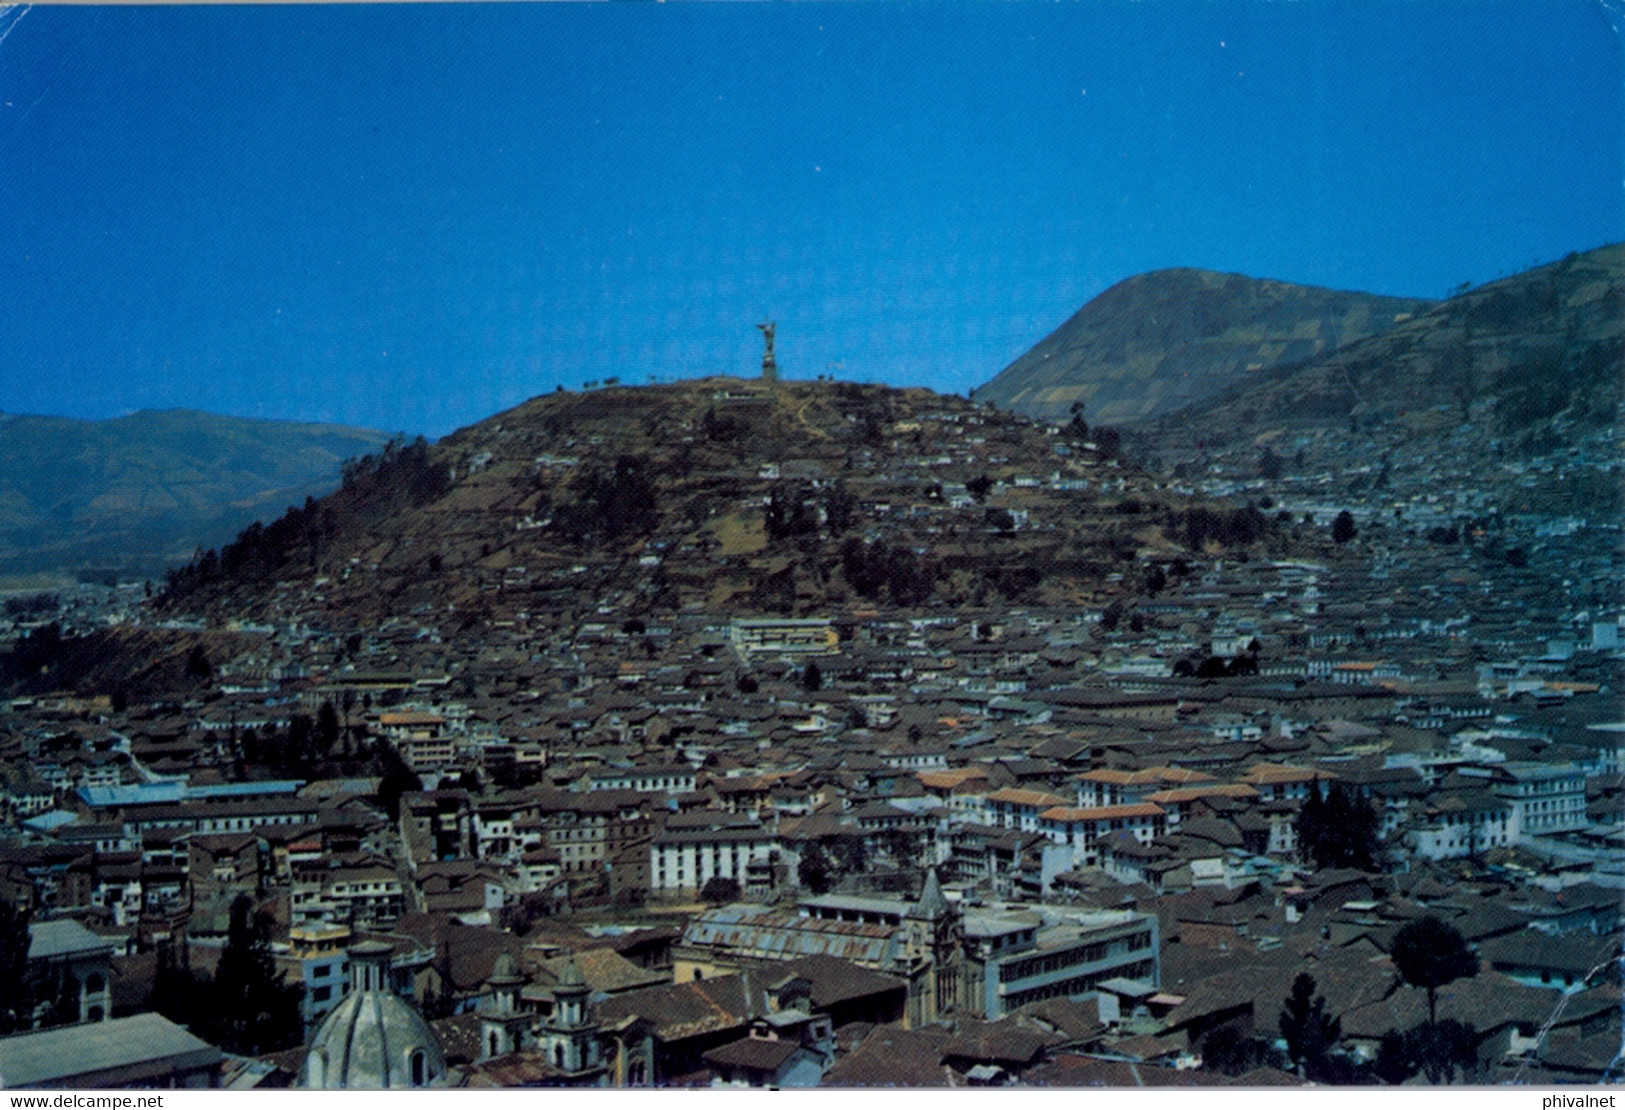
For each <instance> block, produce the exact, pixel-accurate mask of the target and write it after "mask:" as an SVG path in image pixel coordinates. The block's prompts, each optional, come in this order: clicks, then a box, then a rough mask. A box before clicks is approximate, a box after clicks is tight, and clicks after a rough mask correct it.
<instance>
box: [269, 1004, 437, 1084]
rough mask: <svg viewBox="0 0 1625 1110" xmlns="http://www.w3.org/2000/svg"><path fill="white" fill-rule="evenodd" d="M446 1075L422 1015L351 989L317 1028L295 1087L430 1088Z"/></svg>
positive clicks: (435, 1042) (406, 1005)
mask: <svg viewBox="0 0 1625 1110" xmlns="http://www.w3.org/2000/svg"><path fill="white" fill-rule="evenodd" d="M445 1074H446V1054H445V1052H444V1051H443V1050H442V1049H441V1047H440V1040H439V1038H437V1037H436V1036H435V1035H434V1030H432V1029H430V1028H429V1023H428V1022H426V1021H424V1020H423V1017H422V1015H420V1014H419V1013H418V1012H417V1011H416V1010H414V1009H413V1008H412V1007H411V1006H410V1005H409V1004H408V1003H406V1002H405V1001H403V1000H402V999H400V998H399V997H397V996H396V995H394V994H392V993H390V992H389V991H387V990H363V991H352V992H351V993H350V994H349V996H348V997H346V998H345V999H344V1001H343V1002H340V1003H339V1004H338V1005H337V1006H336V1007H334V1009H333V1011H332V1013H330V1014H328V1015H327V1017H326V1018H324V1019H323V1020H322V1023H321V1025H319V1026H317V1028H316V1035H315V1036H314V1037H313V1038H312V1039H311V1042H310V1049H309V1051H308V1052H306V1053H305V1066H304V1068H303V1069H302V1070H301V1071H300V1074H299V1085H300V1086H301V1087H313V1088H324V1089H328V1090H368V1089H373V1090H376V1089H381V1088H386V1087H432V1086H438V1085H439V1083H440V1082H441V1081H442V1080H443V1079H444V1077H445Z"/></svg>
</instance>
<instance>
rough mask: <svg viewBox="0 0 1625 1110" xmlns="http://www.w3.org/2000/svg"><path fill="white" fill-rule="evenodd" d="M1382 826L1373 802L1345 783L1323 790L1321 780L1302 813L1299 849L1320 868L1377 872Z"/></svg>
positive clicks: (1310, 793)
mask: <svg viewBox="0 0 1625 1110" xmlns="http://www.w3.org/2000/svg"><path fill="white" fill-rule="evenodd" d="M1379 823H1380V822H1379V819H1378V817H1377V810H1376V807H1375V806H1373V805H1372V804H1371V802H1370V801H1369V800H1367V799H1365V798H1361V797H1357V796H1355V795H1354V794H1352V793H1350V792H1349V791H1348V790H1346V789H1344V787H1343V785H1342V784H1341V783H1336V782H1334V783H1332V786H1331V789H1330V790H1329V791H1326V790H1322V789H1321V784H1320V782H1319V781H1318V780H1317V781H1316V782H1315V783H1314V785H1313V787H1312V788H1311V790H1310V791H1309V797H1308V798H1306V799H1305V800H1304V803H1303V806H1302V807H1301V808H1300V809H1299V810H1298V819H1297V833H1298V848H1299V850H1300V851H1301V852H1302V853H1303V855H1304V856H1305V857H1306V858H1308V859H1309V860H1310V861H1311V862H1312V863H1313V864H1314V865H1315V866H1316V867H1353V868H1356V869H1358V870H1361V871H1374V870H1376V856H1377V829H1378V826H1379Z"/></svg>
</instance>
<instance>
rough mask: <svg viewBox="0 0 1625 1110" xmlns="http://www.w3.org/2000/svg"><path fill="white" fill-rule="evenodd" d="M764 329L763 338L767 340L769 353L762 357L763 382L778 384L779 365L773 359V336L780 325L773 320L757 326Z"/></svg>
mask: <svg viewBox="0 0 1625 1110" xmlns="http://www.w3.org/2000/svg"><path fill="white" fill-rule="evenodd" d="M756 326H757V327H759V328H761V329H762V338H763V339H765V340H767V351H766V353H765V354H763V355H762V380H763V381H768V382H776V381H778V380H779V364H778V361H777V360H776V359H775V358H774V357H773V335H774V333H775V332H776V331H778V328H779V325H777V324H775V323H774V322H773V321H772V320H768V322H767V323H765V324H757V325H756Z"/></svg>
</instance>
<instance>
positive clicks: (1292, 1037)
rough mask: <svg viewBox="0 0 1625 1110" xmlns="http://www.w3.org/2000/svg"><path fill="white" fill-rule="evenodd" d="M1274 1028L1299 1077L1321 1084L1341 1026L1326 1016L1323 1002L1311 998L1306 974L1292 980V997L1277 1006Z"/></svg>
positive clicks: (1311, 987) (1310, 982) (1311, 981)
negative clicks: (1279, 1030) (1319, 1081)
mask: <svg viewBox="0 0 1625 1110" xmlns="http://www.w3.org/2000/svg"><path fill="white" fill-rule="evenodd" d="M1278 1024H1279V1025H1280V1027H1281V1036H1282V1037H1283V1038H1285V1040H1286V1053H1287V1055H1288V1056H1289V1057H1291V1059H1292V1062H1293V1063H1294V1064H1295V1065H1297V1067H1298V1068H1299V1070H1300V1072H1301V1074H1302V1075H1304V1076H1305V1077H1307V1078H1309V1079H1314V1080H1323V1079H1324V1077H1325V1073H1326V1064H1327V1054H1328V1053H1330V1052H1331V1050H1332V1047H1333V1046H1334V1045H1336V1044H1337V1040H1338V1038H1339V1037H1341V1036H1342V1035H1343V1023H1342V1021H1341V1019H1339V1018H1334V1017H1331V1016H1330V1015H1328V1014H1327V1013H1326V1000H1325V999H1324V998H1321V997H1319V996H1317V995H1316V994H1315V977H1314V976H1313V975H1310V974H1309V973H1308V972H1307V971H1305V972H1300V973H1299V974H1298V977H1297V978H1296V979H1294V980H1292V993H1291V994H1290V995H1288V996H1287V998H1286V1000H1285V1001H1284V1002H1283V1003H1282V1004H1281V1016H1280V1020H1279V1023H1278Z"/></svg>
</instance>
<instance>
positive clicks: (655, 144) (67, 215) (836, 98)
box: [0, 0, 1625, 436]
mask: <svg viewBox="0 0 1625 1110" xmlns="http://www.w3.org/2000/svg"><path fill="white" fill-rule="evenodd" d="M1618 11H1619V3H1618V0H1605V2H1603V3H1599V2H1597V0H1461V2H1445V0H1407V2H1400V0H1391V2H1376V0H1366V2H1356V0H1295V2H1294V0H1271V2H1240V0H1237V2H1230V0H1224V2H1203V3H1198V2H1195V0H1138V2H1127V0H1125V2H1114V0H1091V2H1087V3H1059V4H1056V3H1045V4H1038V3H1028V2H1023V0H1017V2H1014V3H1001V4H992V3H965V2H952V3H950V2H946V0H943V2H935V3H923V4H901V3H842V4H823V3H796V4H766V3H747V4H722V3H665V4H653V3H639V4H575V3H563V4H489V5H487V4H449V5H439V4H410V5H398V6H397V5H390V4H378V5H336V6H323V5H295V6H287V7H277V6H263V7H261V6H241V7H211V6H201V7H198V6H188V5H181V6H171V7H50V6H42V7H14V8H10V9H7V10H5V11H4V12H3V13H0V291H4V296H3V297H0V409H3V410H5V411H8V412H49V413H61V414H66V415H75V416H87V417H107V416H114V415H119V414H121V413H125V412H129V411H133V410H135V409H140V408H167V407H188V408H200V409H208V410H212V411H219V412H230V413H238V414H242V415H248V416H269V417H279V418H294V419H320V420H337V421H342V422H346V423H353V424H361V425H368V426H373V427H381V428H385V429H388V430H403V431H407V432H413V433H416V432H424V433H427V434H429V435H431V436H438V435H443V434H445V433H446V432H448V431H451V430H452V429H454V428H456V427H459V426H461V425H463V424H467V423H471V422H473V421H475V420H478V419H482V418H484V417H485V416H488V415H491V414H492V413H494V412H497V411H499V410H500V409H503V408H505V407H508V406H510V405H513V404H517V403H518V402H520V401H522V400H524V399H525V398H527V397H530V396H533V395H535V394H537V393H542V392H548V391H551V390H552V389H553V388H554V387H555V386H556V385H558V384H560V383H562V384H564V385H565V386H566V387H568V388H576V387H579V386H580V385H581V384H582V383H583V382H584V381H601V380H603V379H605V378H608V377H617V378H619V379H620V380H621V381H622V382H624V383H628V384H638V383H643V382H647V381H649V380H651V378H659V379H661V380H670V379H672V378H677V377H687V376H696V375H700V374H705V373H735V374H753V373H755V371H756V368H757V367H758V366H759V364H760V360H761V336H760V333H759V332H758V331H757V330H756V328H755V327H754V325H755V324H756V323H758V322H759V321H761V320H763V319H764V318H765V317H766V316H768V315H771V316H772V317H773V318H774V319H776V320H777V321H778V323H779V329H778V355H779V361H780V364H781V366H782V367H783V370H784V373H785V374H786V376H789V377H813V376H815V375H818V374H824V373H834V374H836V375H837V376H839V377H846V378H854V379H858V380H866V381H883V382H890V383H893V384H923V385H930V386H933V387H935V388H939V389H943V390H947V391H955V392H964V391H965V390H967V389H969V388H971V387H973V386H976V385H979V384H981V383H982V382H984V381H986V380H987V379H989V378H991V377H992V376H993V375H994V374H996V373H997V372H998V371H999V370H1001V369H1002V368H1003V367H1004V366H1005V365H1007V364H1008V363H1009V362H1010V361H1011V360H1013V359H1014V358H1015V357H1017V356H1018V355H1020V354H1021V353H1022V352H1023V351H1025V350H1026V349H1027V348H1029V347H1031V346H1032V345H1033V344H1034V343H1036V342H1037V341H1039V340H1040V339H1042V338H1043V337H1044V336H1045V335H1046V334H1048V332H1050V331H1051V330H1053V329H1054V328H1055V327H1056V326H1057V325H1059V324H1060V323H1061V322H1062V321H1063V320H1065V319H1066V318H1067V317H1068V316H1070V315H1071V314H1072V313H1073V312H1074V311H1076V309H1077V308H1078V307H1080V306H1081V305H1082V304H1083V303H1085V302H1086V301H1087V300H1089V299H1090V298H1091V297H1093V296H1094V295H1096V294H1098V293H1100V292H1101V291H1102V290H1104V289H1105V288H1107V287H1108V286H1109V285H1111V284H1113V283H1114V282H1116V281H1118V280H1121V279H1123V278H1125V277H1129V276H1131V275H1133V274H1135V273H1139V272H1143V271H1146V270H1151V269H1157V268H1161V267H1168V266H1202V267H1208V268H1212V269H1218V270H1225V271H1238V272H1243V273H1248V274H1252V275H1255V276H1259V277H1271V278H1279V279H1283V280H1288V281H1299V282H1306V283H1311V284H1319V285H1329V286H1333V287H1338V288H1349V289H1362V290H1369V291H1372V292H1382V293H1395V294H1408V295H1425V296H1439V295H1443V294H1444V293H1445V292H1446V291H1447V290H1448V289H1450V288H1451V287H1452V286H1455V285H1457V284H1459V283H1461V282H1463V281H1473V282H1482V281H1487V280H1490V279H1492V278H1495V277H1497V276H1501V275H1503V274H1507V273H1512V272H1516V271H1517V270H1520V269H1523V268H1525V267H1527V266H1529V265H1532V264H1536V263H1540V262H1546V261H1550V260H1552V259H1555V258H1558V257H1561V256H1562V255H1564V254H1566V253H1567V252H1569V251H1571V250H1584V249H1587V248H1590V247H1594V246H1599V245H1601V244H1603V243H1605V242H1612V241H1617V240H1619V239H1622V238H1625V71H1622V65H1621V46H1620V37H1619V33H1618V30H1617V23H1618Z"/></svg>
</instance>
